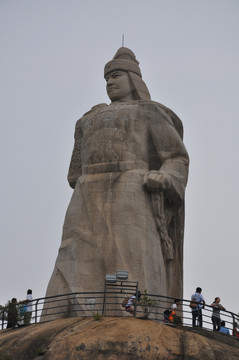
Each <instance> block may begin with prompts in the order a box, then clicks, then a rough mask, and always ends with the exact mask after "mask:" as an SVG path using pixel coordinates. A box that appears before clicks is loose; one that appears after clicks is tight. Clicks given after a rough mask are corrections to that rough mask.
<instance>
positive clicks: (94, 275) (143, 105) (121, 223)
mask: <svg viewBox="0 0 239 360" xmlns="http://www.w3.org/2000/svg"><path fill="white" fill-rule="evenodd" d="M104 77H105V80H106V90H107V93H108V96H109V98H110V100H111V103H110V104H109V105H107V104H99V105H96V106H94V107H93V108H92V109H91V110H90V111H89V112H87V113H86V114H84V115H83V117H82V118H81V119H80V120H78V121H77V123H76V128H75V144H74V149H73V153H72V158H71V162H70V167H69V174H68V181H69V184H70V186H71V187H72V188H73V189H74V192H73V195H72V198H71V201H70V204H69V207H68V210H67V213H66V217H65V223H64V227H63V236H62V242H61V246H60V249H59V254H58V257H57V259H56V264H55V268H54V271H53V274H52V277H51V279H50V282H49V285H48V288H47V292H46V296H52V295H58V294H66V293H72V292H92V291H103V290H104V278H105V274H109V273H110V274H115V273H116V271H117V270H128V272H129V279H130V280H132V281H138V282H139V288H140V289H142V290H144V289H147V291H148V293H149V294H158V295H165V296H172V297H179V298H181V297H182V294H183V237H184V193H185V187H186V184H187V176H188V165H189V158H188V154H187V151H186V149H185V146H184V144H183V140H182V138H183V126H182V122H181V120H180V119H179V118H178V116H177V115H176V114H175V113H174V112H172V111H171V110H170V109H168V108H167V107H165V106H164V105H162V104H160V103H158V102H155V101H151V98H150V94H149V91H148V89H147V87H146V85H145V83H144V81H143V80H142V75H141V71H140V68H139V63H138V61H137V60H136V58H135V55H134V53H133V52H132V51H131V50H129V49H128V48H126V47H121V48H120V49H119V50H118V51H117V53H116V55H115V56H114V58H113V60H112V61H110V62H108V63H107V64H106V65H105V69H104Z"/></svg>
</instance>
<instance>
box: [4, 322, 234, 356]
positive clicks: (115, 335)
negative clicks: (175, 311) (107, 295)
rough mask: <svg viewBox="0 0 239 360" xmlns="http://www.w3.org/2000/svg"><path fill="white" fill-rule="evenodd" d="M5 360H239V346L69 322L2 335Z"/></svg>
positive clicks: (152, 329) (148, 328) (168, 331)
mask: <svg viewBox="0 0 239 360" xmlns="http://www.w3.org/2000/svg"><path fill="white" fill-rule="evenodd" d="M95 318H96V319H97V317H95ZM3 359H11V360H53V359H54V360H56V359H57V360H63V359H64V360H73V359H74V360H75V359H81V360H92V359H94V360H103V359H104V360H121V359H122V360H128V359H140V360H143V359H147V360H150V359H152V360H157V359H160V360H177V359H184V360H191V359H192V360H214V359H215V360H221V359H223V360H227V359H228V360H238V359H239V341H238V340H237V339H235V338H233V337H232V336H226V335H223V334H219V333H213V332H210V331H206V330H200V331H199V330H198V331H197V330H193V329H192V328H187V327H181V328H179V327H177V328H176V327H172V326H167V325H164V324H161V323H158V322H154V321H151V320H143V319H137V318H129V317H125V318H101V319H99V320H98V321H96V320H95V319H94V318H68V319H60V320H56V321H51V322H47V323H39V324H34V325H29V326H26V327H22V328H16V329H12V330H10V329H7V330H2V331H0V360H3Z"/></svg>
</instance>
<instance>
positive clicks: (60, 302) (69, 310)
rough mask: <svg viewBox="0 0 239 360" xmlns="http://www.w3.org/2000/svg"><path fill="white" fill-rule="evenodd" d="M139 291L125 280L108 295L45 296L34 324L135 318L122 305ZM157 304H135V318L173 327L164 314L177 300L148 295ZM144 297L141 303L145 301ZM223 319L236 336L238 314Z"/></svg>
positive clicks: (207, 314)
mask: <svg viewBox="0 0 239 360" xmlns="http://www.w3.org/2000/svg"><path fill="white" fill-rule="evenodd" d="M137 291H138V283H136V282H130V281H122V282H119V283H117V284H106V285H105V290H104V292H76V293H69V294H63V295H56V296H48V297H42V298H38V299H34V300H33V301H32V309H33V311H32V318H31V323H38V322H46V321H51V320H56V319H59V318H64V317H65V318H66V317H89V316H91V317H92V316H93V317H94V316H97V317H99V316H106V317H107V316H119V317H122V316H132V315H131V314H129V313H127V312H126V311H125V309H124V308H123V307H122V306H121V304H122V301H123V299H124V298H125V297H127V296H128V297H130V296H132V295H133V294H134V293H135V292H137ZM147 296H148V297H149V298H150V299H151V300H152V302H153V305H147V304H146V305H145V306H143V307H142V306H141V305H140V303H137V302H136V304H135V314H134V316H136V317H139V318H142V317H143V318H145V317H146V316H147V317H148V318H149V319H151V320H154V321H159V322H163V323H167V324H170V322H167V321H166V320H165V318H164V311H165V310H167V309H169V307H170V306H171V305H172V304H173V301H174V298H172V297H167V296H162V295H155V294H147ZM143 300H144V294H142V296H141V302H142V303H143V302H144V301H143ZM189 303H190V300H186V299H180V306H179V307H178V309H177V315H178V316H179V317H180V318H181V322H182V325H184V326H190V327H191V326H192V314H191V309H190V307H189ZM212 310H213V308H212V307H211V306H209V305H205V307H204V308H203V309H202V314H203V324H202V328H203V329H207V330H210V331H211V330H212V329H213V326H212V320H211V317H212ZM220 316H221V320H224V321H225V322H226V327H227V328H228V329H229V331H230V334H233V330H234V325H235V323H236V322H237V314H235V313H233V312H231V311H225V310H221V314H220ZM18 325H24V320H23V318H21V317H20V316H19V318H18ZM6 327H7V311H4V310H3V311H2V312H1V328H2V329H5V328H6Z"/></svg>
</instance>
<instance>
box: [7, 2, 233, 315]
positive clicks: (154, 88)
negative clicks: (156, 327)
mask: <svg viewBox="0 0 239 360" xmlns="http://www.w3.org/2000/svg"><path fill="white" fill-rule="evenodd" d="M238 19H239V1H238V0H224V1H222V0H200V1H196V0H195V1H194V0H181V1H178V0H165V1H163V0H121V1H120V3H119V2H116V1H113V0H100V1H99V0H87V1H83V0H82V1H81V0H64V1H63V0H38V1H37V0H35V1H33V0H28V1H27V0H22V1H19V0H0V48H1V56H0V79H1V82H0V84H1V86H0V101H1V106H0V120H1V134H0V136H1V141H0V156H1V178H0V192H1V202H0V219H1V223H0V224H1V226H0V241H1V260H0V274H1V276H0V304H5V303H6V302H7V301H8V300H9V299H10V298H12V297H17V299H19V300H20V299H24V298H25V296H26V290H27V289H28V288H32V289H33V295H34V297H35V298H36V297H43V296H44V295H45V291H46V287H47V284H48V281H49V279H50V276H51V273H52V271H53V267H54V263H55V260H56V256H57V252H58V248H59V246H60V241H61V232H62V225H63V221H64V217H65V212H66V209H67V206H68V203H69V201H70V197H71V194H72V190H71V189H70V187H69V186H68V183H67V181H66V176H67V171H68V166H69V161H70V157H71V152H72V147H73V136H74V126H75V122H76V120H77V119H79V118H80V117H81V116H82V114H83V113H85V112H86V111H88V110H89V109H90V108H91V107H92V106H93V105H96V104H98V103H101V102H107V103H109V100H108V98H107V95H106V91H105V81H104V78H103V68H104V65H105V63H106V62H107V61H109V60H111V59H112V57H113V55H114V54H115V52H116V50H117V49H118V48H119V47H120V46H121V38H122V33H124V34H125V46H127V47H129V48H130V49H131V50H133V51H134V53H135V54H136V57H137V59H138V60H139V62H140V67H141V71H142V74H143V79H144V81H145V82H146V84H147V86H148V88H149V91H150V93H151V97H152V99H153V100H155V101H158V102H160V103H162V104H164V105H166V106H168V107H170V108H171V109H172V110H173V111H175V112H176V113H177V115H178V116H179V117H180V118H181V119H182V121H183V124H184V134H185V135H184V142H185V145H186V147H187V150H188V152H189V155H190V159H191V166H190V175H189V182H188V187H187V191H186V224H185V242H184V248H185V251H184V297H185V298H189V297H190V296H191V294H192V293H193V292H194V290H195V288H196V287H197V286H201V287H202V288H203V295H204V297H205V300H206V301H207V302H208V303H209V304H210V303H211V302H212V301H213V300H214V298H215V297H216V296H220V297H221V302H222V304H223V305H224V306H225V307H226V308H227V309H228V310H231V311H233V312H236V313H237V312H239V304H238V295H239V294H238V250H239V245H238V224H239V220H238V215H239V214H238V203H239V191H238V184H239V166H238V159H237V156H238V153H239V141H238V131H239V124H238V108H237V105H238V98H239V65H238V64H239V42H238V34H239V21H238ZM134 280H136V279H134Z"/></svg>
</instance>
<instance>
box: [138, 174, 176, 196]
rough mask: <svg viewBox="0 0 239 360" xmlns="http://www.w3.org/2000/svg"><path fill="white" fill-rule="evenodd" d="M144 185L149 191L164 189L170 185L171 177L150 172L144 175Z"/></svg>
mask: <svg viewBox="0 0 239 360" xmlns="http://www.w3.org/2000/svg"><path fill="white" fill-rule="evenodd" d="M144 187H145V188H146V189H147V191H150V192H159V191H165V190H168V189H169V188H170V187H171V179H170V178H169V177H168V176H167V175H165V174H160V173H158V172H157V173H156V172H150V173H148V174H147V175H145V177H144Z"/></svg>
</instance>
